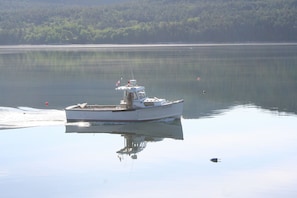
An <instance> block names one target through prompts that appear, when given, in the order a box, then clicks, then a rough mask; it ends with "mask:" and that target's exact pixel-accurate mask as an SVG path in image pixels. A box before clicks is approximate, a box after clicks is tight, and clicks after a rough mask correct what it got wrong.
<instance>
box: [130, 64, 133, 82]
mask: <svg viewBox="0 0 297 198" xmlns="http://www.w3.org/2000/svg"><path fill="white" fill-rule="evenodd" d="M130 70H131V76H132V79H134V73H133V69H132V68H131V66H130Z"/></svg>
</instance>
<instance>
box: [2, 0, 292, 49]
mask: <svg viewBox="0 0 297 198" xmlns="http://www.w3.org/2000/svg"><path fill="white" fill-rule="evenodd" d="M294 41H297V0H109V1H107V0H84V1H80V0H0V44H2V45H3V44H76V43H81V44H84V43H94V44H96V43H98V44H100V43H160V42H185V43H189V42H191V43H201V42H294Z"/></svg>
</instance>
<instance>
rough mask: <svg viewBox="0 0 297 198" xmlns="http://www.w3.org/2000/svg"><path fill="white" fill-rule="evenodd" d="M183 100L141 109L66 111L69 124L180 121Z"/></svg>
mask: <svg viewBox="0 0 297 198" xmlns="http://www.w3.org/2000/svg"><path fill="white" fill-rule="evenodd" d="M182 111H183V100H178V101H174V102H171V103H168V104H165V105H161V106H154V107H148V108H140V109H131V110H129V109H116V108H114V109H106V108H89V109H85V108H81V109H80V108H74V107H73V108H72V107H67V108H66V109H65V112H66V118H67V122H80V121H85V122H141V121H152V120H160V119H166V118H173V119H179V118H180V116H181V115H182Z"/></svg>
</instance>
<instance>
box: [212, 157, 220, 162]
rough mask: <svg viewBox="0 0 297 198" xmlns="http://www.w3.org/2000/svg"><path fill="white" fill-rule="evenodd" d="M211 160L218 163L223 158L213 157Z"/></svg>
mask: <svg viewBox="0 0 297 198" xmlns="http://www.w3.org/2000/svg"><path fill="white" fill-rule="evenodd" d="M210 161H212V162H214V163H218V162H221V159H219V158H211V159H210Z"/></svg>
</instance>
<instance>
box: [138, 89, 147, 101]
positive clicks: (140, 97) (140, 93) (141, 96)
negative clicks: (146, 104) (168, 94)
mask: <svg viewBox="0 0 297 198" xmlns="http://www.w3.org/2000/svg"><path fill="white" fill-rule="evenodd" d="M137 94H138V97H139V99H140V100H141V99H143V98H145V97H146V96H145V92H144V91H139V92H138V93H137Z"/></svg>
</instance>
